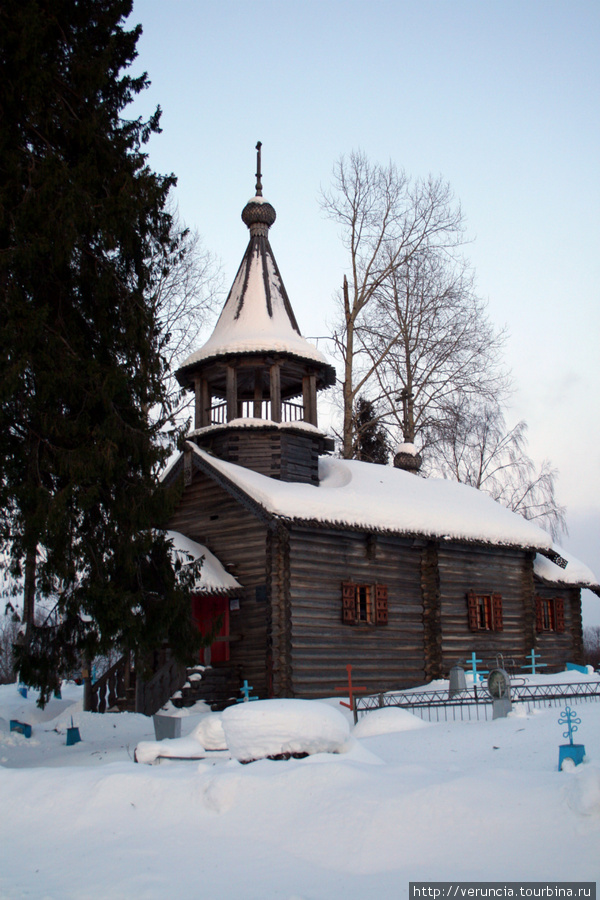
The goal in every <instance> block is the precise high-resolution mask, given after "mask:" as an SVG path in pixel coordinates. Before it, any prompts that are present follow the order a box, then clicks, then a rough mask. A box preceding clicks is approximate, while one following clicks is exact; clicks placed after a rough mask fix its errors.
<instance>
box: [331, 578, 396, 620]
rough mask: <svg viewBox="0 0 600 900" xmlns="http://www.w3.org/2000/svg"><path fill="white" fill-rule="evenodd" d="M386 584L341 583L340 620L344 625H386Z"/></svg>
mask: <svg viewBox="0 0 600 900" xmlns="http://www.w3.org/2000/svg"><path fill="white" fill-rule="evenodd" d="M387 621H388V602H387V586H386V585H384V584H375V585H372V584H356V583H355V582H352V581H345V582H343V583H342V622H343V623H344V624H345V625H387Z"/></svg>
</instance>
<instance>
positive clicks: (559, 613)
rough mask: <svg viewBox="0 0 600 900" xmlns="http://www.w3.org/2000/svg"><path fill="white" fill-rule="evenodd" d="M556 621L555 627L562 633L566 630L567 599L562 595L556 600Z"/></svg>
mask: <svg viewBox="0 0 600 900" xmlns="http://www.w3.org/2000/svg"><path fill="white" fill-rule="evenodd" d="M554 622H555V626H554V627H555V628H556V630H557V631H558V632H560V633H561V634H562V633H563V632H564V630H565V601H564V600H563V598H562V597H556V599H555V600H554Z"/></svg>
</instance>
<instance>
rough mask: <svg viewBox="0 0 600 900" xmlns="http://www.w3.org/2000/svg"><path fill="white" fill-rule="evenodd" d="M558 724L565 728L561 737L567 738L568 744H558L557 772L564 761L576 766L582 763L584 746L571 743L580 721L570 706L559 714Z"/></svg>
mask: <svg viewBox="0 0 600 900" xmlns="http://www.w3.org/2000/svg"><path fill="white" fill-rule="evenodd" d="M558 724H559V725H566V726H567V730H566V731H563V737H564V738H566V737H568V738H569V743H568V744H560V746H559V748H558V771H559V772H560V771H561V770H562V767H563V763H564V761H565V760H566V759H570V760H572V761H573V762H574V764H575V765H576V766H578V765H579V764H580V763H582V762H583V760H584V757H585V746H584V745H583V744H574V743H573V735H574V733H575V732H576V731H577V726H578V725H581V719H580V718H578V717H577V716H576V715H575V713H574V711H573V710H572V709H571V707H570V706H566V707H565V710H564V712H562V713H561V714H560V718H559V720H558Z"/></svg>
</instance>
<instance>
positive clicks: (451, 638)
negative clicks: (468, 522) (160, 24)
mask: <svg viewBox="0 0 600 900" xmlns="http://www.w3.org/2000/svg"><path fill="white" fill-rule="evenodd" d="M438 564H439V578H440V604H441V608H440V628H441V638H442V669H443V672H444V673H445V674H447V673H448V672H449V670H450V669H451V668H452V666H455V665H460V664H464V663H465V661H466V660H467V659H468V658H470V656H471V653H473V652H475V653H476V654H477V656H478V657H479V658H482V659H483V660H484V663H485V668H489V665H488V664H494V660H495V657H496V656H498V655H500V654H502V655H503V656H504V657H505V659H513V660H514V661H515V663H516V664H517V665H522V664H523V663H524V662H525V654H526V653H528V652H530V651H531V648H532V646H533V643H532V641H533V612H532V610H533V596H532V593H533V581H532V562H531V557H530V554H528V553H526V552H525V551H523V550H512V549H503V548H498V547H490V548H486V547H475V546H472V545H469V544H458V543H456V544H455V543H452V544H443V545H441V546H440V547H439V549H438ZM471 590H472V591H474V592H475V593H476V594H493V593H499V594H500V595H501V596H502V619H503V628H502V630H501V631H471V630H470V628H469V617H468V605H467V592H468V591H471Z"/></svg>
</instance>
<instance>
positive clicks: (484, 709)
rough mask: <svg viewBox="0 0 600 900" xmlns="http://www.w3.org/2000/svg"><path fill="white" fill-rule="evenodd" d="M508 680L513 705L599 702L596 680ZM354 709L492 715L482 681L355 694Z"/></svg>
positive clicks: (450, 716) (438, 717)
mask: <svg viewBox="0 0 600 900" xmlns="http://www.w3.org/2000/svg"><path fill="white" fill-rule="evenodd" d="M518 682H519V679H515V681H512V682H511V688H510V696H511V701H512V703H513V706H515V705H521V704H522V705H524V706H525V707H526V708H527V711H528V712H529V711H530V710H531V709H532V708H536V707H537V708H542V707H551V706H561V705H563V704H564V702H565V701H566V700H568V701H569V703H590V702H598V701H600V681H594V682H583V683H580V684H535V685H534V684H527V683H526V682H523V683H518ZM355 703H356V712H357V714H358V716H361V715H364V714H365V713H367V712H370V711H372V710H374V709H382V708H383V707H386V706H397V707H399V708H400V709H407V710H408V711H409V712H411V713H414V714H415V715H417V716H420V717H421V718H422V719H426V720H427V721H429V722H448V721H472V720H475V721H479V720H487V719H491V718H492V697H491V695H490V693H489V691H488V689H487V687H485V686H484V685H483V684H480V685H474V686H473V687H470V688H467V689H466V690H459V691H452V692H449V691H448V689H446V690H443V691H439V690H438V691H427V690H425V691H422V690H411V691H397V692H396V691H390V692H386V693H381V694H373V695H371V696H369V697H356V700H355Z"/></svg>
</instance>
